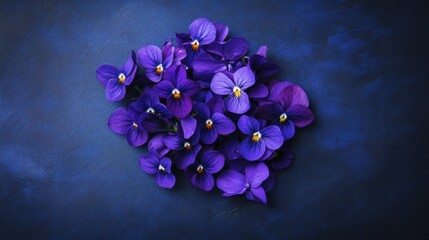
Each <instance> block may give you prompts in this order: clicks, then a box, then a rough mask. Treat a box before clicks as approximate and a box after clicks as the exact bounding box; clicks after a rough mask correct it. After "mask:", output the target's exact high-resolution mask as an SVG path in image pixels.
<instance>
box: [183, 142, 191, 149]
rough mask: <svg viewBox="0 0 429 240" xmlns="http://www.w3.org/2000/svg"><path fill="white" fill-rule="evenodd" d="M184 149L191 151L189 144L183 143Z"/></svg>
mask: <svg viewBox="0 0 429 240" xmlns="http://www.w3.org/2000/svg"><path fill="white" fill-rule="evenodd" d="M183 146H184V147H185V149H186V150H188V151H189V150H191V144H190V143H188V142H185V144H184V145H183Z"/></svg>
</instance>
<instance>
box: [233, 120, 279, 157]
mask: <svg viewBox="0 0 429 240" xmlns="http://www.w3.org/2000/svg"><path fill="white" fill-rule="evenodd" d="M238 128H239V129H240V131H241V132H242V133H244V134H246V135H248V136H247V137H246V138H245V139H244V140H243V141H242V142H241V143H240V148H239V153H240V155H241V156H243V157H244V158H245V159H247V160H249V161H256V160H259V159H260V158H261V157H262V156H263V155H264V153H265V151H266V150H267V149H269V150H277V149H279V148H280V147H281V146H282V145H283V135H282V132H281V131H280V128H279V127H277V126H274V125H272V126H268V127H265V128H262V129H261V127H260V124H259V122H258V120H256V119H254V118H252V117H248V116H246V115H243V116H241V117H240V119H238Z"/></svg>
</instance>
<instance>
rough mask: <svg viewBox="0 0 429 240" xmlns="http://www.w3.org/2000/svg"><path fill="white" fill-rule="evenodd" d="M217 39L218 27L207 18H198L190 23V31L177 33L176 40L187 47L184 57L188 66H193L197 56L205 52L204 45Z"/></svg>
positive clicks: (181, 45)
mask: <svg viewBox="0 0 429 240" xmlns="http://www.w3.org/2000/svg"><path fill="white" fill-rule="evenodd" d="M215 39H216V27H215V26H214V25H213V23H211V22H210V21H209V20H208V19H206V18H198V19H196V20H195V21H193V22H192V23H191V25H189V33H177V34H176V41H177V43H178V44H179V46H180V47H183V48H185V49H186V52H187V57H186V58H185V59H184V61H185V64H186V65H187V66H188V67H192V62H193V61H194V58H195V56H198V55H199V54H201V53H203V52H204V50H203V48H204V46H206V45H208V44H210V43H212V42H213V41H214V40H215Z"/></svg>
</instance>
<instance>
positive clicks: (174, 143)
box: [164, 128, 201, 170]
mask: <svg viewBox="0 0 429 240" xmlns="http://www.w3.org/2000/svg"><path fill="white" fill-rule="evenodd" d="M199 139H200V134H199V131H195V133H194V134H193V135H192V136H191V137H190V138H185V137H184V136H183V133H182V130H181V129H180V128H179V129H178V130H177V132H176V134H175V135H171V136H165V137H164V145H165V146H167V148H168V149H170V150H173V151H174V158H173V159H174V162H175V164H176V166H177V168H179V169H181V170H184V169H186V168H187V167H188V166H189V165H191V164H192V163H194V162H195V157H196V156H197V154H198V152H199V151H200V150H201V145H200V144H199V143H198V140H199Z"/></svg>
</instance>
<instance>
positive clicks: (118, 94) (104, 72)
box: [96, 51, 137, 101]
mask: <svg viewBox="0 0 429 240" xmlns="http://www.w3.org/2000/svg"><path fill="white" fill-rule="evenodd" d="M136 71H137V64H136V53H135V52H134V51H132V53H131V56H130V58H129V59H128V60H127V61H126V62H125V63H124V65H122V67H121V68H119V69H118V68H117V67H115V66H112V65H109V64H103V65H101V66H100V67H98V68H97V71H96V73H97V79H98V80H99V81H100V83H101V84H103V86H104V87H105V88H106V97H107V100H109V101H119V100H122V99H123V98H124V97H125V93H126V86H128V85H130V84H131V82H132V81H133V80H134V76H135V74H136Z"/></svg>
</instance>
